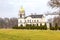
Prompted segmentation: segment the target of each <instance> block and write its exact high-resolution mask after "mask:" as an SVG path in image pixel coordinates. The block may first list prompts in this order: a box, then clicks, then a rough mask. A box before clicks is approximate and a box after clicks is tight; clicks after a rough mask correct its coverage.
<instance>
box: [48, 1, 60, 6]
mask: <svg viewBox="0 0 60 40" xmlns="http://www.w3.org/2000/svg"><path fill="white" fill-rule="evenodd" d="M48 4H49V6H51V7H60V0H50V1H49V2H48Z"/></svg>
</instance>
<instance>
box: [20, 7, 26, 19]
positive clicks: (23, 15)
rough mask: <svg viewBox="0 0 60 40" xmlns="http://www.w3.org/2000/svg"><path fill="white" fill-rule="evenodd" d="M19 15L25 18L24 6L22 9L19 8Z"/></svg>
mask: <svg viewBox="0 0 60 40" xmlns="http://www.w3.org/2000/svg"><path fill="white" fill-rule="evenodd" d="M19 16H20V18H25V10H24V8H23V7H22V6H21V8H20V10H19Z"/></svg>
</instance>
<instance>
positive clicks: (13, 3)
mask: <svg viewBox="0 0 60 40" xmlns="http://www.w3.org/2000/svg"><path fill="white" fill-rule="evenodd" d="M48 1H49V0H0V17H18V13H19V9H20V7H21V6H23V7H24V9H25V11H26V15H29V14H31V13H37V14H41V13H44V12H47V11H49V10H51V9H50V8H49V7H48V5H47V2H48Z"/></svg>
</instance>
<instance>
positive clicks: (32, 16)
mask: <svg viewBox="0 0 60 40" xmlns="http://www.w3.org/2000/svg"><path fill="white" fill-rule="evenodd" d="M27 17H31V18H42V17H43V15H29V16H27ZM27 17H25V18H27Z"/></svg>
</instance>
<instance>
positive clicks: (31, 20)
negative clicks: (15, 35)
mask: <svg viewBox="0 0 60 40" xmlns="http://www.w3.org/2000/svg"><path fill="white" fill-rule="evenodd" d="M45 23H46V19H45V17H44V15H39V14H38V15H36V14H34V15H29V16H25V10H24V8H23V7H21V9H20V11H19V18H18V26H21V25H23V26H26V24H31V25H37V24H38V26H40V24H42V25H44V24H45Z"/></svg>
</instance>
